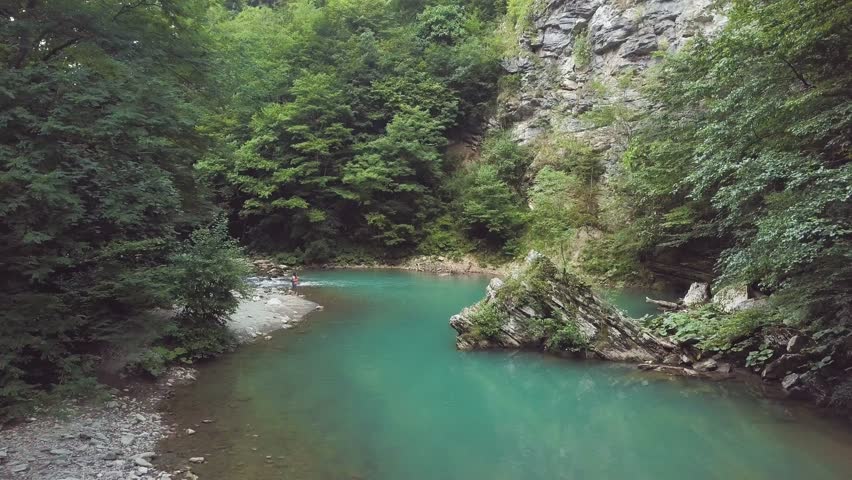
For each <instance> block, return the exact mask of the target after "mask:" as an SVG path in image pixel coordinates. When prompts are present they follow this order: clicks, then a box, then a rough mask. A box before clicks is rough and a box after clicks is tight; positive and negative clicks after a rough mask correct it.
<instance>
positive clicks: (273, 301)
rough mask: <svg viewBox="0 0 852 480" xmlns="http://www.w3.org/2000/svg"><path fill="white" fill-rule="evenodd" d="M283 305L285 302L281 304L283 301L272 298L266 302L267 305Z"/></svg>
mask: <svg viewBox="0 0 852 480" xmlns="http://www.w3.org/2000/svg"><path fill="white" fill-rule="evenodd" d="M282 303H283V302H281V299H280V298H276V297H272V298H270V299H269V300H267V301H266V304H267V305H281V304H282Z"/></svg>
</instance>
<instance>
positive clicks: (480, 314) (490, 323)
mask: <svg viewBox="0 0 852 480" xmlns="http://www.w3.org/2000/svg"><path fill="white" fill-rule="evenodd" d="M504 317H505V315H504V314H503V313H502V312H501V311H500V308H499V307H498V306H497V305H496V304H494V303H484V304H481V305H480V306H479V307H478V308H477V309H476V310H475V311H474V312H473V314H472V315H471V317H470V321H471V323H472V324H473V328H472V329H471V331H470V335H471V336H472V337H473V338H474V339H482V340H492V339H495V338H497V336H498V335H500V329H501V328H502V327H503V321H504Z"/></svg>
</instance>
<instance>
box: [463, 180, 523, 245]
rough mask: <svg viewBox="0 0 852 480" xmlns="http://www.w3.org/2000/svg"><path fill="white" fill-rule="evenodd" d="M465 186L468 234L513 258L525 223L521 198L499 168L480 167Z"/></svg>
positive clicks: (464, 198) (465, 213) (465, 223)
mask: <svg viewBox="0 0 852 480" xmlns="http://www.w3.org/2000/svg"><path fill="white" fill-rule="evenodd" d="M465 180H466V181H465V183H464V185H463V187H462V191H461V198H460V199H459V203H460V214H461V219H462V221H463V223H464V225H465V228H466V229H467V231H468V233H469V234H470V235H471V236H472V237H473V238H474V239H478V240H481V241H483V242H485V245H486V246H488V247H491V248H497V249H500V250H502V251H503V252H504V253H505V254H507V255H511V254H513V253H516V252H514V251H513V250H514V246H515V244H514V242H513V241H514V240H515V239H517V238H518V237H519V236H520V234H521V232H522V230H523V228H524V223H525V212H524V211H523V209H522V207H521V204H520V198H519V196H518V195H517V194H516V193H515V192H513V191H512V189H511V188H510V187H509V185H508V184H506V182H505V181H503V180H502V179H501V178H500V175H499V172H498V170H497V168H496V167H494V166H492V165H487V164H480V165H477V166H476V167H475V168H474V169H473V171H472V172H470V173H468V175H467V178H466V179H465Z"/></svg>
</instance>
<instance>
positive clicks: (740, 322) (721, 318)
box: [645, 304, 780, 351]
mask: <svg viewBox="0 0 852 480" xmlns="http://www.w3.org/2000/svg"><path fill="white" fill-rule="evenodd" d="M779 322H780V320H779V316H778V315H777V314H775V313H774V312H773V311H772V310H771V309H770V308H752V309H748V310H742V311H739V312H734V313H730V314H726V313H724V312H722V311H721V310H719V309H718V308H717V307H716V306H715V305H712V304H708V305H704V306H702V307H700V308H696V309H690V310H684V311H678V312H666V313H663V314H661V315H658V316H656V317H650V318H646V319H645V326H646V327H648V328H650V329H651V330H652V331H653V332H654V333H655V334H657V335H661V336H666V337H670V338H671V339H672V340H674V341H676V342H678V343H683V344H692V345H696V346H697V347H698V348H700V349H702V350H713V351H727V350H730V349H732V348H733V347H734V344H735V343H736V342H737V341H738V340H741V339H743V338H745V337H747V336H749V335H750V334H752V333H754V332H755V331H757V330H758V329H759V328H761V327H763V326H766V325H769V324H772V323H779Z"/></svg>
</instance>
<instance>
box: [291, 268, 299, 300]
mask: <svg viewBox="0 0 852 480" xmlns="http://www.w3.org/2000/svg"><path fill="white" fill-rule="evenodd" d="M298 286H299V276H298V275H296V272H293V277H292V278H290V288H291V291H292V292H293V295H298V294H297V293H296V287H298Z"/></svg>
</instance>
